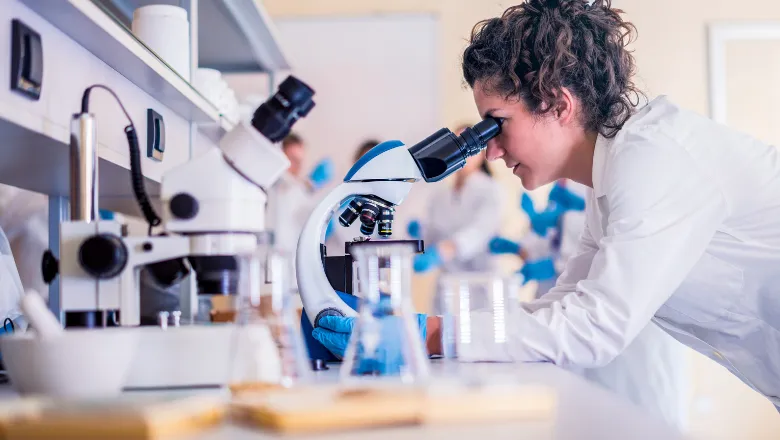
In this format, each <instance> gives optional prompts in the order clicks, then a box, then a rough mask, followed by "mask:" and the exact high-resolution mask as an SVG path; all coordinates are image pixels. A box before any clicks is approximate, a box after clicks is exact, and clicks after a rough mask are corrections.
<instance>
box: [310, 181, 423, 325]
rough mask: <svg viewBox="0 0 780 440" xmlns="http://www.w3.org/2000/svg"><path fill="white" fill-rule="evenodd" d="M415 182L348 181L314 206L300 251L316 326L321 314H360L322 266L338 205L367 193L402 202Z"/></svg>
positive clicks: (311, 317)
mask: <svg viewBox="0 0 780 440" xmlns="http://www.w3.org/2000/svg"><path fill="white" fill-rule="evenodd" d="M412 184H413V182H409V181H382V182H377V181H374V182H360V181H357V182H344V183H342V184H341V185H339V186H337V187H336V188H335V189H333V191H331V192H330V193H329V194H328V195H327V196H326V197H325V198H324V199H322V201H320V203H319V204H318V205H317V207H316V208H314V211H312V214H311V215H310V216H309V218H308V220H307V221H306V224H305V225H304V227H303V232H302V234H301V237H300V239H299V240H298V251H297V255H296V260H297V261H296V268H297V271H296V272H297V278H298V290H299V292H300V294H301V300H302V301H303V307H304V308H305V309H306V311H307V312H306V313H307V316H308V317H309V321H311V324H312V326H314V327H316V322H317V320H318V318H319V317H320V316H326V315H328V314H333V315H339V316H356V313H355V311H353V310H352V309H351V308H350V307H349V306H347V305H346V304H345V303H344V302H343V301H341V299H339V297H338V295H337V294H336V291H335V290H333V288H332V287H331V285H330V282H329V281H328V277H327V276H326V275H325V271H324V270H323V267H322V257H321V255H320V243H322V237H323V231H324V229H325V227H326V225H327V224H328V221H329V220H330V218H331V216H332V215H333V211H334V209H336V208H337V207H338V206H339V205H340V204H341V203H342V202H343V201H345V200H347V199H349V198H351V197H353V196H365V195H374V196H377V197H381V198H382V199H384V200H387V201H388V202H391V203H393V204H396V205H398V204H400V203H401V202H402V201H403V199H404V198H405V197H406V195H407V194H408V193H409V190H410V189H411V188H412Z"/></svg>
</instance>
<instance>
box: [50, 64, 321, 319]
mask: <svg viewBox="0 0 780 440" xmlns="http://www.w3.org/2000/svg"><path fill="white" fill-rule="evenodd" d="M94 87H100V88H105V87H103V86H94ZM91 89H92V88H90V89H87V91H86V92H85V94H84V99H83V101H82V112H81V113H80V114H77V115H75V116H74V119H73V122H72V142H71V193H70V201H71V220H70V221H66V222H63V223H61V225H60V259H59V261H56V260H55V259H54V257H53V256H52V255H51V253H48V254H47V256H45V257H44V264H43V265H44V277H45V278H46V279H47V281H48V282H50V281H52V280H53V279H54V277H55V276H57V275H59V278H60V280H59V281H60V301H61V315H62V319H63V324H64V325H66V326H70V325H71V323H75V325H77V326H86V327H101V326H102V327H105V326H111V325H118V326H122V327H126V326H131V327H132V326H138V325H139V323H140V292H139V289H140V286H139V272H140V270H141V268H142V267H147V268H148V269H149V270H150V272H151V274H152V275H153V276H154V277H155V278H156V279H157V280H158V281H159V283H160V284H162V285H172V284H173V283H174V282H177V281H179V280H181V279H182V278H183V277H184V276H185V275H187V274H188V273H190V272H193V273H194V276H195V279H196V281H197V288H196V289H190V294H189V295H188V296H187V295H183V296H182V301H181V302H182V311H181V312H180V313H181V315H182V316H181V318H182V319H183V320H185V322H186V320H188V319H189V320H190V321H191V318H192V317H193V316H194V315H195V314H196V313H197V307H198V300H197V298H198V296H199V295H200V296H202V295H230V294H235V293H236V290H237V282H238V273H237V272H238V264H237V260H236V256H237V255H241V254H246V253H251V252H254V251H256V249H257V246H258V236H259V234H262V233H263V232H264V231H265V221H264V220H265V218H264V215H265V207H266V199H267V195H266V191H267V190H268V189H269V188H270V186H271V185H272V184H273V183H274V182H275V181H276V180H277V179H278V178H279V177H280V176H281V175H282V173H283V172H284V171H285V170H286V169H287V168H288V167H289V161H288V160H287V158H286V156H285V155H284V153H283V152H282V151H281V148H279V146H278V145H275V144H276V143H277V142H279V141H281V140H282V139H283V138H284V137H285V136H286V135H287V134H288V133H289V132H290V129H291V127H292V126H293V124H295V123H296V121H298V119H300V118H302V117H305V116H306V115H307V114H308V113H309V112H310V111H311V109H312V108H313V107H314V101H313V100H312V97H313V95H314V91H313V90H312V89H311V88H310V87H308V86H307V85H306V84H304V83H303V82H301V81H300V80H298V79H297V78H295V77H292V76H290V77H288V78H287V79H286V80H285V81H284V82H282V83H281V84H280V86H279V88H278V91H277V92H276V93H275V94H274V95H273V96H272V97H271V98H269V99H268V101H266V102H265V103H263V104H262V105H261V106H260V107H259V108H258V109H257V110H256V111H255V113H254V115H253V118H252V120H251V123H249V122H242V123H241V124H239V125H237V126H236V127H235V128H234V129H233V130H231V131H230V132H229V133H228V134H226V135H225V136H224V137H223V139H222V140H221V141H220V144H219V148H216V147H214V148H210V149H209V150H208V151H206V152H205V153H203V154H202V155H201V156H199V157H196V158H193V159H192V160H191V161H189V162H187V163H185V164H183V165H181V166H179V167H177V168H174V169H172V170H170V171H169V172H167V173H166V174H165V175H164V176H163V178H162V182H161V197H160V198H161V202H162V206H163V214H162V218H160V217H158V216H157V215H156V213H155V212H154V209H153V207H152V205H151V203H150V202H149V200H148V197H147V195H146V192H145V189H144V187H143V175H142V173H141V171H140V158H139V156H138V139H137V136H136V135H135V132H134V127H133V125H132V121H131V123H130V125H128V126H127V127H126V129H125V132H126V134H127V138H128V141H129V144H130V150H131V155H130V163H131V176H132V185H133V190H134V192H135V195H136V199H137V200H138V203H139V205H140V207H141V210H142V212H143V214H144V217H146V220H147V222H148V223H149V230H150V234H149V236H146V237H144V236H139V237H131V236H128V235H127V232H126V228H125V227H123V225H122V224H120V223H119V222H116V221H102V220H97V218H98V217H97V214H98V208H97V196H98V188H97V184H96V176H97V153H96V152H97V145H96V143H97V142H96V131H95V116H94V115H92V114H90V113H89V111H88V102H89V92H90V90H91ZM105 89H107V88H105ZM107 90H108V91H109V92H110V93H112V94H113V92H111V91H110V90H109V89H107ZM114 96H115V97H116V95H114ZM117 100H118V98H117ZM120 105H121V102H120ZM128 119H129V116H128ZM157 225H161V226H162V229H163V231H164V232H163V233H161V234H158V235H152V234H151V231H152V227H153V226H157ZM185 297H186V298H185Z"/></svg>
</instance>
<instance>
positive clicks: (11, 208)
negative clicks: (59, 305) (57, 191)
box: [0, 185, 49, 299]
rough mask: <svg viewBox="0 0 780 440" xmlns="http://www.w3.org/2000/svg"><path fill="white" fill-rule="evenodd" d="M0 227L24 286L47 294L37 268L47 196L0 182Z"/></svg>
mask: <svg viewBox="0 0 780 440" xmlns="http://www.w3.org/2000/svg"><path fill="white" fill-rule="evenodd" d="M0 228H2V229H3V231H5V235H6V237H8V242H9V243H10V245H11V251H12V252H13V256H14V260H15V261H16V266H17V268H18V270H19V277H20V278H21V281H22V286H24V289H25V290H30V289H34V290H35V291H36V292H38V293H39V294H41V295H42V296H43V298H44V299H46V298H48V297H49V286H48V285H47V284H46V283H45V282H44V281H43V273H42V271H41V261H42V259H43V253H44V252H45V251H46V250H47V249H49V202H48V198H47V197H46V196H45V195H43V194H39V193H36V192H32V191H26V190H23V189H19V188H16V187H13V186H8V185H0Z"/></svg>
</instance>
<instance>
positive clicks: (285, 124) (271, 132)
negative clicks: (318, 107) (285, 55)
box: [252, 76, 314, 142]
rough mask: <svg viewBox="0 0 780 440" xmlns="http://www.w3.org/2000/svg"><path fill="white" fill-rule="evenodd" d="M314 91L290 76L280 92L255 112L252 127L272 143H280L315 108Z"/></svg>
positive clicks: (283, 83)
mask: <svg viewBox="0 0 780 440" xmlns="http://www.w3.org/2000/svg"><path fill="white" fill-rule="evenodd" d="M313 96H314V90H312V89H311V87H309V86H307V85H306V84H305V83H304V82H303V81H301V80H299V79H298V78H295V77H294V76H289V77H287V79H285V80H284V81H283V82H282V83H281V84H280V85H279V89H278V91H277V92H276V93H275V94H274V95H273V96H272V97H270V98H269V99H268V100H267V101H266V102H264V103H263V104H262V105H260V107H258V108H257V110H255V114H254V115H253V117H252V126H253V127H255V128H256V129H257V130H258V131H259V132H260V133H262V134H263V136H265V137H266V138H268V140H270V141H271V142H279V141H281V140H282V139H284V137H285V136H287V135H288V134H290V129H291V128H292V126H293V124H295V122H296V121H297V120H298V119H300V118H302V117H304V116H306V115H307V114H308V113H309V112H310V111H311V109H312V108H314V101H313V100H312V97H313Z"/></svg>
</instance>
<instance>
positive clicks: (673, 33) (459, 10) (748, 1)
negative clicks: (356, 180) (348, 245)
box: [264, 0, 780, 439]
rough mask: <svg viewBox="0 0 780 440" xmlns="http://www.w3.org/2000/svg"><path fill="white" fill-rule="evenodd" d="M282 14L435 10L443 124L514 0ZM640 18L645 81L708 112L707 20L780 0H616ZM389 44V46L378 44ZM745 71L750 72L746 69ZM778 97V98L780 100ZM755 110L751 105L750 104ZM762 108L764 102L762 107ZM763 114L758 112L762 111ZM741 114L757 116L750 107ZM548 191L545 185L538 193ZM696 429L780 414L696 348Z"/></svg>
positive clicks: (285, 7) (776, 11)
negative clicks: (476, 52) (464, 68)
mask: <svg viewBox="0 0 780 440" xmlns="http://www.w3.org/2000/svg"><path fill="white" fill-rule="evenodd" d="M264 3H265V5H266V7H267V8H268V10H269V11H270V13H271V15H272V16H274V17H285V16H287V17H289V16H296V17H297V16H324V15H333V16H344V15H366V14H382V13H403V12H407V13H408V12H413V13H420V12H427V13H434V14H435V15H437V16H438V18H439V20H440V24H441V27H440V29H441V30H440V42H439V45H440V51H441V52H440V59H441V64H440V67H439V69H440V74H441V81H440V83H439V87H440V90H439V94H440V96H441V97H442V98H441V99H442V102H441V111H442V118H443V120H442V121H441V123H442V124H444V125H447V126H454V125H455V124H457V123H459V122H461V121H464V120H473V119H474V118H476V116H477V115H476V111H475V107H474V103H473V100H472V98H471V92H470V91H469V90H467V89H465V88H464V87H463V84H462V79H461V78H462V77H461V74H460V65H459V62H460V56H461V54H462V50H463V48H464V47H465V45H466V39H467V37H468V35H469V32H470V30H471V28H472V27H473V25H474V24H475V23H476V22H477V21H478V20H481V19H484V18H489V17H493V16H496V15H498V14H500V13H501V11H503V10H504V8H505V6H508V5H510V4H515V3H516V2H512V1H485V0H393V1H388V0H264ZM614 4H615V6H617V7H621V8H623V9H624V10H626V12H627V17H628V19H630V20H631V21H633V22H634V24H635V25H636V26H637V28H638V30H639V39H638V40H637V42H636V43H635V45H634V49H635V55H636V58H637V61H638V78H637V80H638V82H639V84H640V85H641V86H642V87H643V88H644V89H645V90H646V92H647V94H648V96H650V97H653V96H655V95H658V94H666V95H669V96H670V97H671V98H672V99H673V100H674V101H676V102H677V103H679V104H680V105H682V106H684V107H687V108H690V109H692V110H695V111H698V112H701V113H705V114H706V113H707V111H708V99H707V93H708V89H707V28H706V25H707V24H708V23H713V22H718V21H732V20H734V21H743V20H780V1H778V0H741V1H739V2H737V1H734V0H614ZM377 50H381V48H377ZM743 73H744V72H743ZM775 102H776V101H775ZM740 108H746V109H747V110H746V111H750V110H751V107H749V106H747V105H745V106H740ZM754 111H760V110H754ZM759 116H760V115H759V114H757V115H756V117H759ZM741 118H747V119H750V115H749V114H741ZM502 168H503V167H502V166H501V165H497V166H495V167H494V169H495V170H496V171H498V173H497V174H498V178H499V179H500V180H501V181H502V182H504V183H505V184H506V186H507V188H508V190H509V191H508V193H509V197H510V201H508V202H507V203H509V204H512V205H514V206H516V203H517V200H518V195H519V193H520V191H521V186H520V183H519V181H518V180H517V179H515V178H514V177H513V176H511V174H509V173H507V172H506V170H504V169H502ZM535 198H537V199H543V198H544V196H543V191H541V192H539V193H537V194H535ZM514 211H517V212H516V213H515V214H514V215H510V216H508V217H507V220H506V222H505V223H506V230H507V232H508V233H509V234H510V235H519V234H520V233H521V232H522V231H523V230H524V229H525V227H526V223H525V222H526V221H525V219H524V218H523V217H522V216H521V215H520V213H519V210H514ZM693 370H694V374H693V377H692V384H693V386H694V388H695V398H694V400H693V402H692V405H691V429H692V431H693V432H694V433H695V434H697V437H698V438H708V439H711V438H718V439H732V438H739V439H759V438H780V415H778V414H777V413H776V412H775V411H774V408H773V407H771V405H769V404H768V402H767V401H766V400H765V399H763V398H762V397H760V396H758V395H757V394H756V393H754V392H753V391H752V390H750V389H748V388H747V387H745V386H744V385H742V384H741V383H739V382H738V381H737V380H736V379H734V378H733V377H732V376H731V375H730V374H729V373H727V372H726V371H725V370H723V369H722V368H720V367H718V366H717V365H715V364H714V363H712V362H710V361H709V360H707V359H704V358H702V357H700V356H698V355H696V356H695V362H694V364H693Z"/></svg>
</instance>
